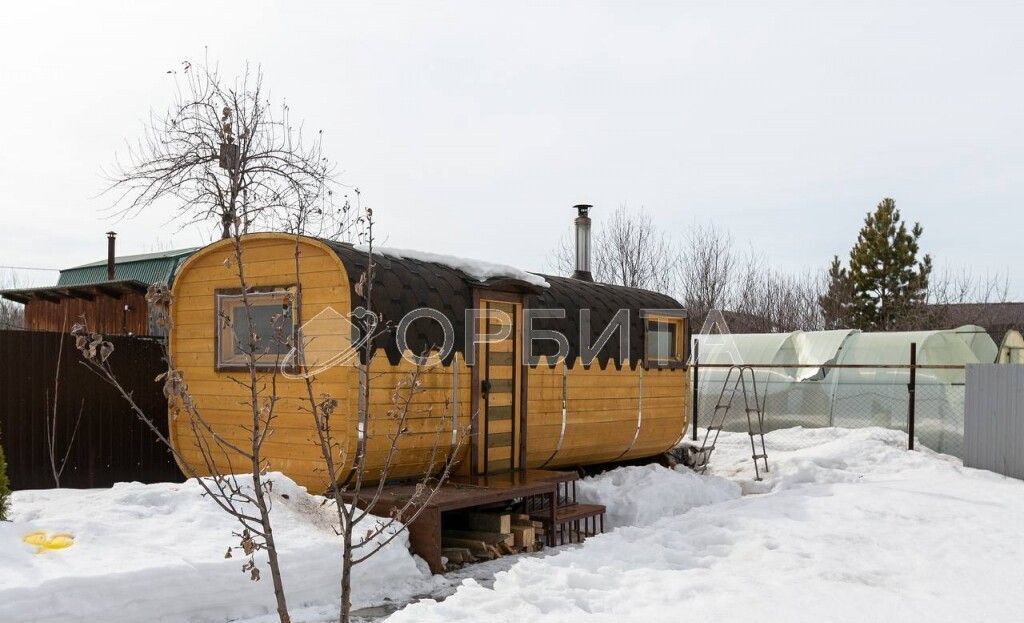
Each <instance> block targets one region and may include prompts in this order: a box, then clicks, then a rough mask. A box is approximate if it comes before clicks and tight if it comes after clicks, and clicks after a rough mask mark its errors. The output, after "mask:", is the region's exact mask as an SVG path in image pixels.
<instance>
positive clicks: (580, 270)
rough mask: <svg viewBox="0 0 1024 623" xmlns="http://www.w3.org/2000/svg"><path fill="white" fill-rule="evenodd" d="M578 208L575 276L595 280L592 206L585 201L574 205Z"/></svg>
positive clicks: (582, 279) (584, 279)
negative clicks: (591, 268)
mask: <svg viewBox="0 0 1024 623" xmlns="http://www.w3.org/2000/svg"><path fill="white" fill-rule="evenodd" d="M573 207H574V208H575V209H576V214H577V216H576V221H575V222H576V272H575V273H573V277H575V278H576V279H579V280H581V281H593V280H594V277H593V276H592V275H591V274H590V216H588V214H589V213H590V208H592V207H594V206H592V205H588V204H585V203H581V204H578V205H574V206H573Z"/></svg>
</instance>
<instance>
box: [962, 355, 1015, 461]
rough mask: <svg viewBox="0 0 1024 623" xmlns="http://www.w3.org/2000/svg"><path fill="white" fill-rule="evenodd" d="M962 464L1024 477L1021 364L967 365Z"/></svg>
mask: <svg viewBox="0 0 1024 623" xmlns="http://www.w3.org/2000/svg"><path fill="white" fill-rule="evenodd" d="M966 382H967V391H966V396H965V399H964V446H963V458H964V465H966V466H968V467H977V468H980V469H987V470H990V471H993V472H997V473H1000V474H1004V475H1006V476H1013V477H1014V478H1022V479H1024V365H1021V364H994V363H983V364H972V365H968V366H967V376H966Z"/></svg>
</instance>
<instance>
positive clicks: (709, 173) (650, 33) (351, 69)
mask: <svg viewBox="0 0 1024 623" xmlns="http://www.w3.org/2000/svg"><path fill="white" fill-rule="evenodd" d="M335 4H337V5H340V4H342V3H332V4H331V5H328V4H323V5H314V4H313V3H306V2H302V3H299V2H292V3H288V4H287V5H286V4H284V3H260V2H253V1H249V2H245V3H237V4H234V5H233V6H232V5H229V4H228V3H220V2H210V1H206V2H199V3H190V2H183V1H180V0H178V1H175V2H152V1H147V2H126V3H113V2H109V3H101V2H93V1H90V2H68V3H62V4H56V3H45V2H19V3H11V4H8V5H7V6H4V7H3V10H2V12H0V119H2V120H3V122H2V125H0V210H2V215H3V220H2V223H3V226H2V236H0V242H2V245H0V265H16V266H40V267H64V266H70V265H74V264H78V263H82V262H86V261H91V260H97V259H101V258H102V257H104V255H105V240H104V236H103V232H105V231H107V230H108V229H111V228H114V229H116V230H117V231H118V232H119V234H120V236H119V253H133V252H145V251H151V250H154V249H156V248H169V247H181V246H189V245H193V244H199V243H202V242H204V241H206V240H208V239H209V236H210V234H209V233H208V232H201V231H198V230H195V229H190V230H185V231H178V230H177V229H176V228H175V227H174V226H173V225H168V224H167V223H166V219H167V215H166V214H159V213H151V214H147V215H145V216H143V217H139V218H137V219H134V220H131V221H126V222H119V223H111V222H109V221H108V220H106V219H104V217H103V214H102V213H101V212H100V211H101V209H102V208H104V207H106V206H108V205H109V198H107V197H99V196H98V194H99V192H100V191H101V190H102V189H103V186H104V182H103V178H102V176H101V167H103V166H107V165H109V164H110V163H112V162H113V159H114V155H115V153H117V151H118V150H119V149H120V147H121V146H122V145H123V143H124V141H125V140H126V139H132V138H134V137H136V136H138V134H139V132H140V129H141V122H142V119H143V118H144V117H145V116H146V115H147V114H148V111H149V109H150V108H151V107H155V108H162V107H164V106H165V105H166V104H167V103H168V102H169V101H170V96H171V86H172V83H171V77H170V76H168V75H167V74H166V73H165V72H166V71H167V70H168V69H173V68H176V67H177V65H178V62H179V61H180V60H181V59H182V58H184V57H186V56H194V57H201V56H202V54H203V48H204V46H209V50H210V56H211V57H212V58H215V59H220V61H221V66H222V68H223V69H224V70H226V73H234V71H235V69H236V68H238V67H239V66H240V65H241V62H242V61H243V60H246V59H248V60H250V61H253V62H257V63H262V65H263V68H264V71H265V74H266V81H267V84H268V85H269V86H270V88H271V89H272V91H273V94H275V95H277V96H285V97H287V99H288V101H289V103H290V104H291V107H292V110H293V113H294V114H295V115H297V116H300V117H303V118H305V119H306V121H307V124H308V126H309V127H311V128H323V129H324V130H325V133H326V135H327V140H328V143H327V144H328V149H329V154H330V155H331V156H332V157H333V158H334V159H335V160H336V161H338V162H339V164H340V167H341V170H342V173H343V180H344V181H345V182H347V183H350V184H354V185H357V186H359V187H360V188H361V189H362V191H363V197H364V200H365V203H366V204H367V205H370V206H372V207H373V208H374V210H375V213H376V215H377V217H378V222H379V224H380V231H382V232H384V233H385V235H386V236H387V244H388V245H389V246H397V247H404V248H419V249H423V250H427V251H434V252H440V253H447V254H454V255H463V256H468V257H477V258H481V259H487V260H492V261H497V262H504V263H510V264H514V265H517V266H520V267H522V268H526V269H531V270H543V269H546V268H548V265H547V260H546V258H547V255H548V252H549V251H550V249H551V248H552V247H554V246H555V244H556V243H557V241H558V239H559V237H560V236H561V235H562V234H563V233H565V232H567V231H568V230H569V227H570V223H571V217H572V216H573V213H572V211H571V209H570V207H571V206H572V204H574V203H579V202H587V203H593V204H595V205H596V208H595V212H594V215H595V216H598V215H599V214H602V213H607V212H610V211H611V210H613V209H614V208H615V207H617V206H618V205H620V204H623V203H628V204H630V205H632V206H644V207H645V208H646V209H647V210H648V211H649V212H651V213H652V215H653V216H654V217H655V219H656V220H657V222H658V223H659V224H660V225H661V226H663V227H664V228H665V229H667V230H669V231H671V232H674V233H676V234H682V233H683V232H684V231H685V230H686V228H687V227H689V226H690V225H692V224H693V223H694V222H695V221H708V220H711V221H714V222H715V223H716V224H718V225H719V226H721V227H724V228H727V229H729V230H730V231H731V232H732V233H733V235H734V236H735V237H736V238H737V239H738V240H741V241H748V240H749V241H751V243H752V244H753V245H754V246H755V247H756V248H758V249H760V250H763V252H764V253H765V254H766V255H767V256H768V257H769V258H770V259H771V261H772V262H773V263H774V264H775V265H777V266H778V267H780V268H783V269H786V270H791V271H804V270H807V269H810V268H816V267H824V266H825V265H826V263H827V262H828V260H829V259H830V258H831V256H832V255H833V254H835V253H839V254H840V255H842V256H845V254H846V253H847V251H848V250H849V247H850V246H851V245H852V243H853V241H854V238H855V236H856V231H857V229H858V227H859V224H860V222H861V221H862V219H863V217H864V213H865V212H867V211H868V210H869V209H871V208H873V207H874V205H875V204H876V203H877V202H878V200H879V199H880V198H881V197H883V196H886V195H889V196H892V197H894V198H895V199H896V204H897V206H898V207H899V208H900V209H901V211H902V212H903V214H904V216H905V217H906V218H909V219H911V220H919V221H921V223H922V225H923V226H924V228H925V233H924V237H923V248H924V250H925V251H928V252H931V253H932V254H933V255H934V256H935V257H936V260H937V262H938V263H939V264H940V265H944V266H951V267H954V268H964V267H966V268H970V269H971V270H973V271H974V272H975V273H977V274H981V275H984V274H986V273H987V274H990V275H991V274H994V273H996V272H1002V273H1006V272H1007V271H1010V272H1011V273H1013V272H1016V274H1015V275H1014V277H1015V278H1014V279H1013V281H1012V289H1011V295H1012V296H1013V297H1015V298H1024V269H1022V268H1021V264H1022V262H1021V260H1022V259H1024V251H1022V250H1021V244H1020V240H1021V235H1022V232H1024V215H1022V214H1024V213H1022V211H1021V203H1022V195H1024V176H1022V172H1024V148H1022V142H1024V141H1022V139H1024V105H1022V101H1021V100H1022V96H1024V82H1022V80H1021V70H1022V67H1024V3H1019V2H1018V3H1012V2H1003V3H997V2H988V3H960V4H959V5H949V4H946V3H938V2H927V3H904V4H899V5H898V6H897V5H896V4H895V3H892V2H882V3H866V2H857V3H852V2H851V3H842V4H840V3H829V2H822V1H820V0H819V1H817V2H805V3H786V4H782V3H778V2H756V3H729V4H726V3H718V2H704V3H696V2H690V3H665V4H660V3H643V2H629V3H625V2H624V3H611V4H600V5H599V4H597V3H570V2H565V3H559V4H558V5H557V6H554V7H552V6H546V4H547V3H543V4H541V3H529V4H524V3H521V2H519V3H509V4H507V5H503V6H502V5H498V4H495V3H481V2H463V3H445V4H435V3H410V4H401V5H399V4H386V3H375V4H376V5H379V6H375V7H371V5H369V4H366V5H355V4H350V3H344V4H345V6H343V7H342V6H334V5H335ZM54 278H55V275H47V276H46V279H45V280H44V282H51V281H52V279H54Z"/></svg>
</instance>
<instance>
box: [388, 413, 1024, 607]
mask: <svg viewBox="0 0 1024 623" xmlns="http://www.w3.org/2000/svg"><path fill="white" fill-rule="evenodd" d="M767 437H768V443H769V446H768V454H769V463H770V465H771V469H772V471H771V473H770V474H769V476H768V478H767V480H766V481H765V482H763V483H755V482H753V481H752V478H753V466H752V464H751V460H750V441H749V437H748V436H747V435H746V434H745V433H739V434H729V433H722V436H721V438H720V439H719V443H718V448H717V449H716V451H715V455H714V457H713V458H712V468H713V471H714V472H715V473H717V474H718V475H719V476H721V475H728V476H730V477H731V478H734V479H737V480H738V481H741V484H742V485H743V487H744V490H746V491H749V492H759V493H760V494H757V495H746V496H744V497H742V498H738V499H736V498H734V499H728V500H725V501H721V502H718V503H713V504H709V505H705V506H697V507H694V508H691V509H690V510H688V511H686V512H683V513H682V514H679V515H664V516H662V517H661V518H659V519H657V520H655V521H653V522H650V524H649V525H646V526H642V527H636V526H625V527H620V528H617V529H615V530H613V531H611V532H609V533H607V534H603V535H600V536H597V537H593V538H591V539H588V540H587V541H586V542H584V543H583V544H582V545H581V546H578V547H574V548H568V549H565V550H563V551H561V552H559V553H558V554H556V555H553V556H549V557H546V558H529V559H524V560H521V561H519V562H518V563H516V564H515V565H514V566H512V567H511V568H510V569H509V570H508V571H506V572H502V573H498V574H497V575H496V576H495V580H494V585H493V588H487V587H484V586H482V585H481V584H480V583H478V582H476V581H474V580H466V581H464V583H463V585H462V586H460V587H459V588H458V590H457V592H456V593H455V594H454V595H452V596H451V597H449V598H447V599H446V600H444V601H440V602H438V601H433V600H424V601H421V602H419V603H416V604H412V605H410V606H407V607H406V608H405V609H404V610H401V611H399V612H397V613H396V614H394V615H393V616H392V617H391V618H390V619H388V621H389V623H406V622H412V621H415V622H417V623H431V622H441V621H444V622H445V623H452V622H456V621H467V622H468V621H488V622H490V623H499V622H504V621H508V622H510V623H521V622H522V621H531V622H534V621H558V622H561V621H565V622H569V621H573V622H575V621H595V622H609V623H610V622H612V621H615V622H619V621H627V622H629V621H636V622H638V623H639V622H648V621H671V620H676V619H682V618H694V617H697V618H700V619H707V620H722V621H740V622H742V621H751V622H757V623H763V622H764V621H808V622H810V621H815V622H817V621H840V622H843V621H849V622H851V623H854V622H856V623H861V622H862V621H894V620H907V621H927V622H929V623H941V622H946V621H949V622H950V623H953V622H956V623H960V622H962V621H1016V620H1018V618H1019V613H1020V611H1021V609H1022V608H1024V594H1022V593H1021V591H1020V586H1021V583H1022V582H1024V565H1021V564H1020V560H1021V559H1022V558H1024V541H1022V540H1021V539H1020V536H1019V526H1020V519H1021V517H1024V482H1020V481H1015V480H1011V479H1008V478H1004V477H1002V476H997V475H994V474H991V473H988V472H982V471H978V470H973V469H967V468H964V467H962V466H961V465H960V464H959V462H958V461H957V460H956V459H953V458H952V457H948V456H944V455H938V454H935V453H933V452H930V451H921V452H909V451H907V450H906V445H905V444H906V435H905V434H902V433H900V432H898V431H890V430H883V429H858V430H843V429H819V430H800V429H789V430H780V431H775V432H773V433H770V434H769V435H768V436H767ZM640 469H651V471H652V472H654V471H655V470H654V468H640ZM665 471H667V470H665ZM635 474H636V472H635V471H633V470H631V471H630V472H620V474H619V475H618V477H619V478H622V479H626V478H633V477H634V476H635ZM610 475H611V477H612V478H613V479H614V478H616V476H615V475H614V472H611V473H610ZM606 476H607V475H606ZM663 477H665V476H664V475H662V476H659V477H658V478H663ZM708 480H709V481H712V480H711V479H708ZM712 482H713V481H712ZM589 487H590V490H591V493H588V496H591V499H597V500H603V501H607V502H610V503H611V504H612V505H613V509H610V511H611V512H614V513H615V514H616V515H617V516H619V517H621V518H624V519H627V520H628V518H629V517H631V516H633V515H632V513H634V512H635V510H636V509H635V508H634V507H633V505H634V504H636V502H635V501H631V500H629V499H624V500H622V502H623V504H622V505H620V506H619V507H618V508H614V506H615V500H616V493H615V492H616V491H617V490H618V489H619V487H615V486H614V485H613V484H612V483H610V482H603V483H591V485H589ZM655 490H658V491H659V492H660V495H661V496H664V497H666V498H671V496H672V493H671V492H670V491H669V490H668V489H663V488H660V487H656V488H655ZM594 491H597V492H600V493H599V494H597V495H593V492H594ZM709 499H710V497H709ZM643 503H644V504H647V503H651V504H654V507H653V512H655V513H657V512H658V509H659V508H666V507H668V506H670V505H671V504H672V503H673V501H672V500H671V499H661V500H659V501H650V500H647V499H646V498H644V502H643ZM651 510H652V509H647V510H644V511H643V512H651Z"/></svg>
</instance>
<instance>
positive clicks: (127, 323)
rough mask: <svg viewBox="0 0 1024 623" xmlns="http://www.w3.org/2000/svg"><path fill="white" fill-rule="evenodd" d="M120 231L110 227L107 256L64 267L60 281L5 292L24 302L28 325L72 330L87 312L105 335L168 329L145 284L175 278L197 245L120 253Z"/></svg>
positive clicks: (92, 325) (38, 328)
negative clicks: (159, 318) (156, 316)
mask: <svg viewBox="0 0 1024 623" xmlns="http://www.w3.org/2000/svg"><path fill="white" fill-rule="evenodd" d="M115 235H116V234H114V232H108V233H107V241H108V257H107V259H105V260H99V261H96V262H90V263H88V264H82V265H81V266H73V267H71V268H65V269H62V270H61V271H60V276H59V277H58V278H57V283H56V285H52V286H42V287H36V288H20V289H11V290H2V291H0V296H2V297H3V298H5V299H8V300H11V301H15V302H17V303H22V304H23V305H24V306H25V319H24V328H25V329H28V330H31V331H68V330H70V328H71V326H72V325H73V324H74V323H76V322H79V321H80V320H81V319H82V318H85V320H86V321H87V322H88V323H89V327H90V328H91V329H93V330H95V331H99V332H100V333H103V334H105V335H147V336H160V335H163V333H164V330H163V328H161V327H160V326H158V325H157V324H156V323H155V322H154V318H153V315H152V314H151V313H150V309H149V304H148V303H147V302H146V290H147V289H148V288H149V286H150V285H152V284H154V283H157V282H161V283H167V284H170V283H172V282H173V280H174V273H175V270H176V269H177V268H178V266H179V265H180V264H181V262H182V261H183V260H184V259H185V258H186V257H188V256H189V255H190V254H191V253H192V252H193V251H195V248H189V249H176V250H169V251H158V252H155V253H145V254H142V255H126V256H121V257H115V255H114V238H115Z"/></svg>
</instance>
